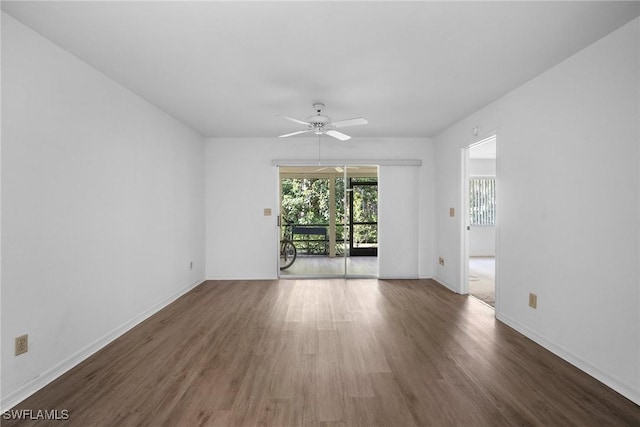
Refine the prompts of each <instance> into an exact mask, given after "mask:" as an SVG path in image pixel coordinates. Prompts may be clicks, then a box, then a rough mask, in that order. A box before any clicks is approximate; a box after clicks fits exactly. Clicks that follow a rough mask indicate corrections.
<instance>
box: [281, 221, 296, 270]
mask: <svg viewBox="0 0 640 427" xmlns="http://www.w3.org/2000/svg"><path fill="white" fill-rule="evenodd" d="M285 227H288V226H285ZM297 255H298V251H297V250H296V245H294V244H293V241H292V240H291V239H290V238H288V237H287V231H286V230H285V236H284V238H283V239H281V240H280V270H286V269H287V268H289V267H291V265H292V264H293V263H294V262H295V260H296V256H297Z"/></svg>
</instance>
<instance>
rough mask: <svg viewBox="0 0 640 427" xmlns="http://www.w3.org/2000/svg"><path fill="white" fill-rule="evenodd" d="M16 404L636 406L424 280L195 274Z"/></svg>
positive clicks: (532, 409)
mask: <svg viewBox="0 0 640 427" xmlns="http://www.w3.org/2000/svg"><path fill="white" fill-rule="evenodd" d="M18 408H28V409H32V410H37V409H48V410H52V409H58V410H62V409H66V410H68V411H69V420H67V421H55V422H51V424H50V425H56V426H59V425H71V426H83V427H86V426H198V425H211V426H306V425H309V426H638V425H640V407H639V406H637V405H635V404H634V403H632V402H631V401H629V400H627V399H625V398H624V397H622V396H620V395H619V394H617V393H616V392H614V391H612V390H611V389H609V388H607V387H606V386H604V385H603V384H601V383H599V382H598V381H596V380H595V379H593V378H591V377H590V376H588V375H587V374H585V373H583V372H581V371H579V370H578V369H576V368H574V367H573V366H571V365H569V364H568V363H566V362H564V361H562V360H561V359H559V358H558V357H556V356H554V355H552V354H551V353H549V352H548V351H546V350H544V349H543V348H542V347H540V346H538V345H537V344H535V343H533V342H532V341H530V340H528V339H527V338H525V337H524V336H522V335H521V334H519V333H517V332H515V331H514V330H512V329H510V328H509V327H507V326H505V325H504V324H502V323H500V322H498V321H496V320H495V319H494V311H493V310H492V309H491V308H490V307H488V306H487V305H485V304H483V303H482V302H480V301H478V300H476V299H474V298H469V297H466V296H461V295H456V294H454V293H451V292H449V291H448V290H446V289H445V288H443V287H442V286H440V285H438V284H437V283H435V282H433V281H430V280H397V281H396V280H389V281H384V280H373V279H359V280H343V279H333V280H280V281H213V282H205V283H203V284H202V285H200V286H199V287H197V288H196V289H194V290H193V291H191V292H190V293H188V294H186V295H185V296H183V297H182V298H180V299H179V300H177V301H176V302H175V303H173V304H171V305H170V306H169V307H167V308H165V309H164V310H162V311H161V312H159V313H158V314H156V315H155V316H153V317H151V318H150V319H148V320H147V321H145V322H143V323H142V324H140V325H139V326H137V327H136V328H134V329H132V330H131V331H129V332H128V333H127V334H125V335H123V336H122V337H120V338H119V339H117V340H115V341H114V342H113V343H111V344H110V345H108V346H107V347H106V348H104V349H103V350H102V351H100V352H98V353H96V354H95V355H94V356H92V357H91V358H89V359H88V360H86V361H85V362H83V363H81V364H80V365H79V366H77V367H76V368H74V369H72V370H71V371H69V372H68V373H66V374H65V375H63V376H62V377H60V378H59V379H58V380H56V381H54V382H53V383H51V384H50V385H48V386H47V387H45V388H44V389H42V390H41V391H39V392H38V393H36V394H34V395H33V396H31V397H30V398H29V399H27V400H26V401H24V402H22V403H21V404H20V405H18ZM2 425H3V426H5V425H6V426H13V425H34V426H42V425H47V423H46V422H43V421H34V422H22V423H17V422H12V421H3V424H2Z"/></svg>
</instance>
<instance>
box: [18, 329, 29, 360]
mask: <svg viewBox="0 0 640 427" xmlns="http://www.w3.org/2000/svg"><path fill="white" fill-rule="evenodd" d="M27 351H29V335H27V334H24V335H20V336H19V337H16V356H18V355H20V354H22V353H26V352H27Z"/></svg>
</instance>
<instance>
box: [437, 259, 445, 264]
mask: <svg viewBox="0 0 640 427" xmlns="http://www.w3.org/2000/svg"><path fill="white" fill-rule="evenodd" d="M438 264H440V265H444V258H442V257H440V258H438Z"/></svg>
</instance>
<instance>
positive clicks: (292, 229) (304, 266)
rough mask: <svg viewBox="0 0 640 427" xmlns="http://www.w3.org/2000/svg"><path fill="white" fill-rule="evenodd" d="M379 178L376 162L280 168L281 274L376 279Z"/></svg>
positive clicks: (283, 276)
mask: <svg viewBox="0 0 640 427" xmlns="http://www.w3.org/2000/svg"><path fill="white" fill-rule="evenodd" d="M377 180H378V168H377V166H349V165H340V166H281V167H280V168H279V182H280V210H279V214H280V215H279V224H280V233H279V239H280V241H279V242H278V244H279V245H280V252H281V253H285V252H286V253H289V255H287V256H288V257H289V258H287V259H286V260H285V259H284V258H283V257H281V259H280V265H279V276H280V277H281V278H324V277H377V276H378V258H377V247H378V239H377V235H378V223H377V211H378V191H377ZM285 240H286V241H289V242H291V243H286V245H287V247H288V248H289V249H287V250H286V251H283V248H284V247H283V246H282V245H283V243H282V242H283V241H285ZM292 247H295V260H294V261H293V262H291V258H290V257H291V252H294V250H293V249H292ZM285 255H286V254H285ZM283 261H286V262H287V263H290V264H291V265H289V266H285V265H284V264H283ZM283 267H286V268H283Z"/></svg>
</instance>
